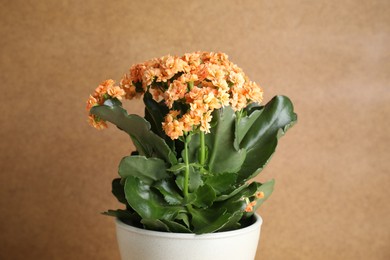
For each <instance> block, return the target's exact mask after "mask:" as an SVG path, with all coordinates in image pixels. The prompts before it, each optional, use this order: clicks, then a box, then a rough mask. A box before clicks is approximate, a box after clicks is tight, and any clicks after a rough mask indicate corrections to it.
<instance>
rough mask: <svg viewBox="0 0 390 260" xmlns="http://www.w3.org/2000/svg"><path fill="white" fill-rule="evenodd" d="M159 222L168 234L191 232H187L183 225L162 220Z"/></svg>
mask: <svg viewBox="0 0 390 260" xmlns="http://www.w3.org/2000/svg"><path fill="white" fill-rule="evenodd" d="M161 222H163V223H164V224H165V225H166V226H167V227H168V229H169V231H170V232H174V233H192V232H191V230H189V229H188V228H187V227H185V226H184V225H182V224H180V223H177V222H175V221H171V220H165V219H162V220H161Z"/></svg>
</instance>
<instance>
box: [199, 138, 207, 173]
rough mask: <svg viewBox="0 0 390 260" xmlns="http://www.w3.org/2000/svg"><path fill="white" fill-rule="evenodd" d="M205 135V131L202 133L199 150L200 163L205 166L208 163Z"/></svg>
mask: <svg viewBox="0 0 390 260" xmlns="http://www.w3.org/2000/svg"><path fill="white" fill-rule="evenodd" d="M204 136H205V134H204V132H203V131H200V150H199V163H200V164H201V165H202V166H204V164H205V162H206V144H205V138H204Z"/></svg>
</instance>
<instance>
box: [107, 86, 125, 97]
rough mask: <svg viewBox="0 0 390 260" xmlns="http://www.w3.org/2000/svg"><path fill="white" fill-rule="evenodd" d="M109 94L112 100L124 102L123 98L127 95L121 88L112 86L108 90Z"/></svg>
mask: <svg viewBox="0 0 390 260" xmlns="http://www.w3.org/2000/svg"><path fill="white" fill-rule="evenodd" d="M107 94H108V95H110V96H111V97H112V98H117V99H119V100H122V97H124V96H125V95H126V92H125V91H124V90H123V89H122V88H120V87H119V86H110V87H109V88H108V89H107Z"/></svg>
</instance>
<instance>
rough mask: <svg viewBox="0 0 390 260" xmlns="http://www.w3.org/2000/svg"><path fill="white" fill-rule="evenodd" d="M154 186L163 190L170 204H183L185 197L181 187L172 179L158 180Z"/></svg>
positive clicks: (162, 192)
mask: <svg viewBox="0 0 390 260" xmlns="http://www.w3.org/2000/svg"><path fill="white" fill-rule="evenodd" d="M153 187H154V188H156V189H157V190H158V191H160V192H161V194H162V195H163V196H164V199H165V201H166V202H168V204H169V205H181V204H183V197H182V196H181V195H180V194H179V189H178V187H177V186H176V184H175V183H174V182H173V180H172V179H168V180H161V181H158V182H157V183H155V184H154V185H153Z"/></svg>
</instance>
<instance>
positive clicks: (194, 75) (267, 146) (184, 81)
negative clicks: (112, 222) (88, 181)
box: [87, 52, 297, 260]
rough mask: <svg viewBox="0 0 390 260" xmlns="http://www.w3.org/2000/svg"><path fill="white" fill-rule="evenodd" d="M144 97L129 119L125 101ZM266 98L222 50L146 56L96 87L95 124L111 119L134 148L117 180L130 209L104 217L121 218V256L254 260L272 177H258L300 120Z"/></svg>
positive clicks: (283, 102) (283, 101) (116, 189)
mask: <svg viewBox="0 0 390 260" xmlns="http://www.w3.org/2000/svg"><path fill="white" fill-rule="evenodd" d="M141 97H142V98H143V101H144V103H145V115H144V117H141V116H139V115H134V114H131V115H129V114H128V113H127V112H126V110H125V109H124V108H123V107H122V103H121V101H122V100H123V99H133V98H141ZM262 100H263V90H262V89H261V88H260V87H259V86H258V85H257V84H256V83H254V82H252V81H250V80H249V78H248V77H247V76H246V75H245V74H244V72H243V71H242V69H240V68H239V67H238V66H237V65H235V64H233V63H232V62H231V61H229V59H228V56H227V55H226V54H223V53H209V52H195V53H187V54H184V55H183V56H181V57H175V56H169V55H168V56H164V57H162V58H159V59H153V60H149V61H146V62H144V63H140V64H136V65H133V66H132V67H131V68H130V72H129V73H128V74H125V75H124V77H123V78H122V80H121V81H120V83H119V84H118V85H116V84H115V82H114V81H113V80H106V81H104V82H102V83H101V84H100V85H99V86H98V87H97V88H96V90H95V92H94V93H93V94H92V95H90V97H89V99H88V101H87V111H88V114H89V123H90V124H91V125H92V126H94V127H95V128H97V129H104V128H106V127H107V122H111V123H112V124H114V125H116V126H117V127H118V128H119V129H120V130H122V131H124V132H126V133H127V134H128V135H129V136H130V138H131V139H132V141H133V144H134V146H135V148H136V151H134V152H132V153H131V155H129V156H126V157H124V158H123V159H122V160H121V162H120V164H119V178H116V179H114V180H113V182H112V193H113V194H114V195H115V196H116V198H117V199H118V200H119V202H121V203H123V204H124V208H123V209H117V210H109V211H107V212H105V213H104V214H106V215H110V216H114V217H116V219H117V222H116V223H117V235H118V240H119V247H120V251H121V255H122V259H126V260H127V259H137V260H138V259H143V260H144V259H159V260H161V259H167V260H168V259H169V260H172V259H253V258H254V256H255V253H256V247H257V243H258V239H259V234H260V226H261V222H262V220H261V217H260V216H259V215H257V214H256V213H255V212H256V210H257V209H258V208H259V206H260V205H261V204H262V203H263V202H264V201H265V200H267V199H268V197H269V196H270V195H271V193H272V191H273V187H274V180H270V181H268V182H265V183H259V182H256V181H253V180H252V179H253V178H254V177H255V176H257V175H258V174H259V172H261V170H262V169H263V168H264V166H265V165H266V164H267V163H268V161H269V160H270V158H271V156H272V154H273V153H274V151H275V148H276V146H277V143H278V139H279V137H281V136H282V135H283V134H284V133H285V132H286V131H287V129H289V128H290V127H291V126H292V125H293V124H294V123H295V122H296V120H297V116H296V114H295V113H294V111H293V105H292V103H291V101H290V100H289V99H288V98H287V97H285V96H276V97H274V98H273V99H272V100H271V101H269V102H268V103H267V104H266V105H261V102H262ZM176 243H179V244H176ZM240 243H241V244H242V245H239V244H240ZM202 246H205V247H206V248H202ZM240 247H241V248H240ZM207 250H208V251H207ZM223 252H224V253H226V254H225V255H223Z"/></svg>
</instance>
